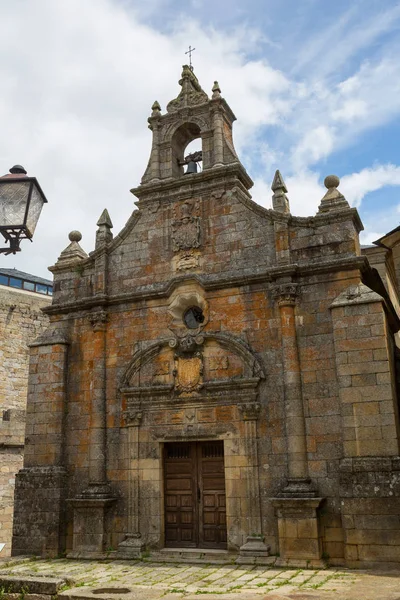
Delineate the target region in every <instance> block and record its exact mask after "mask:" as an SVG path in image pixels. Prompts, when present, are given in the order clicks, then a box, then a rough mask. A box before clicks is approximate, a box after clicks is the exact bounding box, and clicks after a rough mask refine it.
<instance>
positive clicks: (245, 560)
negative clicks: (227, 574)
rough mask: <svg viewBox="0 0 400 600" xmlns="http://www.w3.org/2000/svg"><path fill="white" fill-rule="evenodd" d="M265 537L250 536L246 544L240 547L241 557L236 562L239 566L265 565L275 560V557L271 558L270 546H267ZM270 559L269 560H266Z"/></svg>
mask: <svg viewBox="0 0 400 600" xmlns="http://www.w3.org/2000/svg"><path fill="white" fill-rule="evenodd" d="M264 539H265V538H264V536H263V535H249V536H247V540H246V543H245V544H243V546H241V547H240V552H239V556H238V558H237V560H236V563H237V564H241V565H249V564H255V563H256V564H265V563H267V562H271V561H273V560H274V558H273V557H269V551H270V546H267V545H266V544H265V542H264ZM267 558H269V560H268V561H267V560H265V559H267Z"/></svg>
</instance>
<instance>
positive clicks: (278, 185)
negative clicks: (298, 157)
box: [271, 170, 287, 194]
mask: <svg viewBox="0 0 400 600" xmlns="http://www.w3.org/2000/svg"><path fill="white" fill-rule="evenodd" d="M271 190H272V191H273V192H277V191H278V190H282V191H283V193H284V194H287V187H286V185H285V182H284V181H283V177H282V175H281V172H280V171H279V170H276V171H275V175H274V180H273V182H272V185H271Z"/></svg>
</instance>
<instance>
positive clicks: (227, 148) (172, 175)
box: [132, 65, 253, 196]
mask: <svg viewBox="0 0 400 600" xmlns="http://www.w3.org/2000/svg"><path fill="white" fill-rule="evenodd" d="M179 85H180V86H181V91H180V92H179V94H178V96H177V98H175V99H174V100H171V101H170V102H169V103H168V105H167V112H166V113H165V114H162V112H161V107H160V104H159V103H158V102H157V101H156V102H154V104H153V106H152V113H151V116H150V117H149V119H148V122H149V128H150V129H151V131H152V132H153V143H152V148H151V154H150V159H149V163H148V165H147V168H146V171H145V173H144V175H143V178H142V182H141V183H142V185H141V186H140V188H142V187H143V186H146V185H147V184H155V183H157V182H163V183H165V182H166V181H168V180H169V181H172V180H175V179H179V178H180V177H182V176H183V175H184V174H185V173H184V164H187V163H188V162H189V160H190V159H189V160H186V162H185V149H186V147H187V146H188V144H190V142H192V141H193V140H195V139H200V140H201V146H202V150H201V154H200V153H196V157H192V160H191V161H190V162H191V163H193V162H194V161H196V160H197V161H198V160H202V164H203V172H202V174H203V176H205V175H206V174H207V172H208V174H209V175H210V173H209V172H211V171H212V170H217V169H221V168H225V169H226V167H232V168H233V170H235V171H237V174H238V175H239V177H240V179H241V180H242V183H243V184H244V186H245V188H246V189H247V190H248V189H249V188H250V187H251V186H252V185H253V182H252V181H251V179H250V177H249V176H248V175H247V173H246V171H245V169H244V167H243V166H242V165H241V163H240V161H239V158H238V156H237V154H236V151H235V148H234V145H233V138H232V124H233V122H234V121H235V120H236V117H235V115H234V114H233V112H232V110H231V108H230V107H229V105H228V104H227V102H226V101H225V100H224V98H222V96H221V89H220V87H219V84H218V82H216V81H215V82H214V85H213V88H212V96H211V98H209V97H208V95H207V94H206V92H205V91H204V90H203V89H202V88H201V86H200V84H199V81H198V79H197V77H196V75H195V74H194V72H193V70H192V69H191V68H190V66H188V65H184V66H183V71H182V77H181V79H180V81H179ZM185 175H186V177H188V178H190V177H192V176H193V177H194V176H199V175H200V173H197V172H196V168H195V167H194V166H193V165H191V168H189V169H188V171H187V173H186V174H185ZM181 183H182V182H180V184H181ZM140 188H137V189H135V190H132V191H133V193H135V195H138V196H140V194H139V193H137V192H138V191H139V190H140Z"/></svg>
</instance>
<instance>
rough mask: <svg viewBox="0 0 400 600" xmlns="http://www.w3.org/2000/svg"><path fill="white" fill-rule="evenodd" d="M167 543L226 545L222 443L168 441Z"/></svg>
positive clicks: (166, 475) (207, 545) (190, 545)
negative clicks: (169, 442)
mask: <svg viewBox="0 0 400 600" xmlns="http://www.w3.org/2000/svg"><path fill="white" fill-rule="evenodd" d="M164 456H165V458H164V473H165V486H164V489H165V545H166V546H170V547H175V548H176V547H179V546H182V547H199V548H226V539H227V538H226V509H225V505H226V498H225V473H224V447H223V442H220V441H218V442H192V443H171V444H165V455H164Z"/></svg>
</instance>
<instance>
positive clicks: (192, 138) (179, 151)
mask: <svg viewBox="0 0 400 600" xmlns="http://www.w3.org/2000/svg"><path fill="white" fill-rule="evenodd" d="M192 144H194V146H193V150H192V149H191V148H192ZM171 145H172V176H173V177H181V176H182V175H184V174H185V171H186V170H187V168H188V167H186V168H184V165H188V164H189V162H190V161H189V160H188V161H185V156H188V152H187V149H188V148H189V146H190V153H194V152H201V150H202V140H201V131H200V127H199V126H198V125H196V124H195V123H184V124H183V125H181V126H180V127H179V128H178V129H177V130H176V131H175V133H174V135H173V136H172V144H171ZM195 149H196V150H195ZM196 162H198V161H196ZM190 168H193V165H191V167H190ZM189 172H196V171H195V170H193V171H189Z"/></svg>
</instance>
